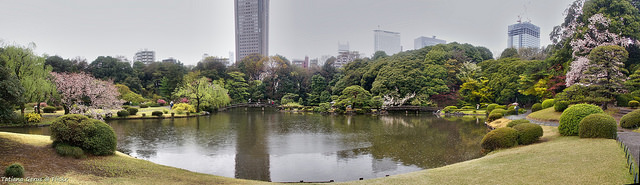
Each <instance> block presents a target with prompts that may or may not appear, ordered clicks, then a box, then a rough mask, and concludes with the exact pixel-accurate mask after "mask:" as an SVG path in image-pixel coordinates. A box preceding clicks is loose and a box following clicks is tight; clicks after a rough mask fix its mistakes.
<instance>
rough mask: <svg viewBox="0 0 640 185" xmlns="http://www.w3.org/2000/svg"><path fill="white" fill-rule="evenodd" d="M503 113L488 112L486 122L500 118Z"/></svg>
mask: <svg viewBox="0 0 640 185" xmlns="http://www.w3.org/2000/svg"><path fill="white" fill-rule="evenodd" d="M502 116H503V114H502V113H500V112H492V113H491V114H489V117H487V122H492V121H495V120H497V119H500V118H502Z"/></svg>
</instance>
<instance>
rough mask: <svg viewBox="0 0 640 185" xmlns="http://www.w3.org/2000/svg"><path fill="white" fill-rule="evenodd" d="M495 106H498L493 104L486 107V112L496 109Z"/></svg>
mask: <svg viewBox="0 0 640 185" xmlns="http://www.w3.org/2000/svg"><path fill="white" fill-rule="evenodd" d="M496 106H498V104H495V103H492V104H489V105H487V112H489V113H490V112H491V111H493V109H495V108H496Z"/></svg>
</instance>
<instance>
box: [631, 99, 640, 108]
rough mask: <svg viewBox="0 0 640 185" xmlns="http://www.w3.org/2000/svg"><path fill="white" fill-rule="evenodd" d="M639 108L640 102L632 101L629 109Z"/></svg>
mask: <svg viewBox="0 0 640 185" xmlns="http://www.w3.org/2000/svg"><path fill="white" fill-rule="evenodd" d="M638 106H640V102H638V101H636V100H631V101H629V107H631V108H638Z"/></svg>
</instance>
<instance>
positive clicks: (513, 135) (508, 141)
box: [481, 127, 518, 151]
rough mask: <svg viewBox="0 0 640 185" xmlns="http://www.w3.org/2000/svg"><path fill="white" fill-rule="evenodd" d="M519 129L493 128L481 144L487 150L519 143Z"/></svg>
mask: <svg viewBox="0 0 640 185" xmlns="http://www.w3.org/2000/svg"><path fill="white" fill-rule="evenodd" d="M517 139H518V131H517V130H516V129H513V128H509V127H504V128H498V129H495V130H492V131H491V132H489V133H487V135H485V136H484V137H483V138H482V143H481V146H482V148H483V149H485V150H487V151H492V150H495V149H499V148H509V147H513V146H516V145H517V144H518V141H517Z"/></svg>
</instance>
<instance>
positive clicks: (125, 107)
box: [122, 102, 131, 110]
mask: <svg viewBox="0 0 640 185" xmlns="http://www.w3.org/2000/svg"><path fill="white" fill-rule="evenodd" d="M127 103H128V102H127ZM129 108H131V106H128V105H123V106H122V109H124V110H127V109H129Z"/></svg>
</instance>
